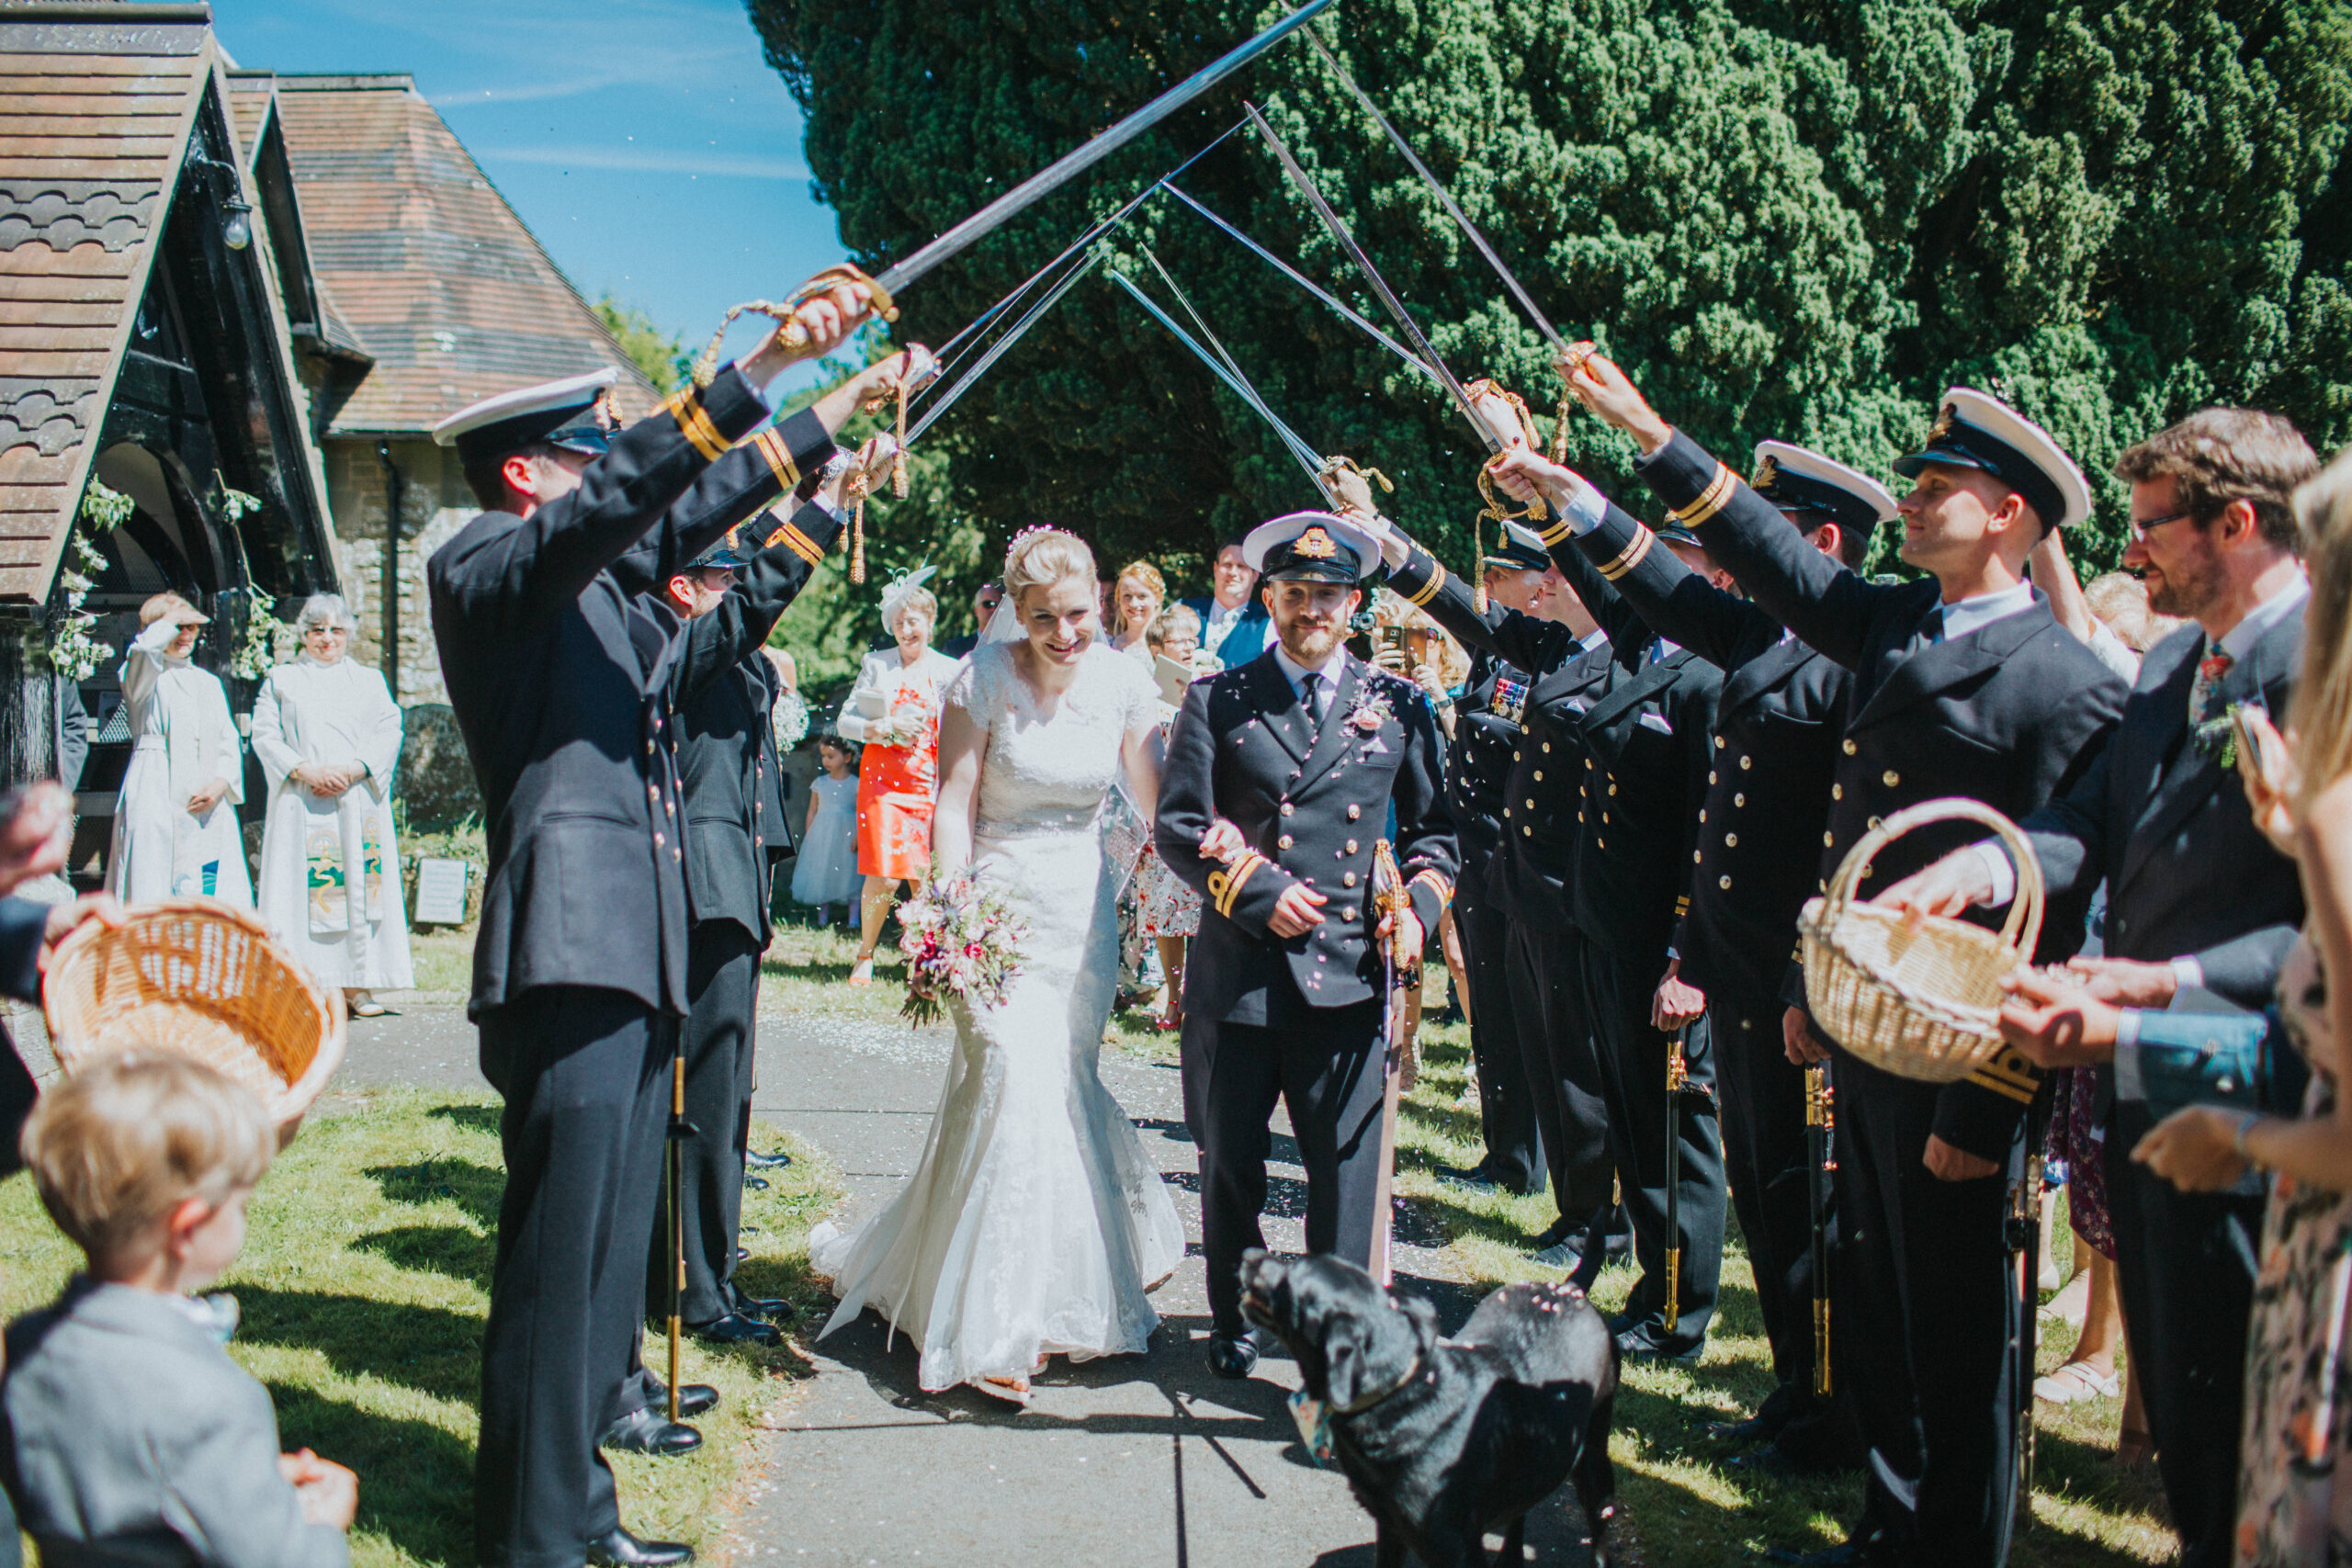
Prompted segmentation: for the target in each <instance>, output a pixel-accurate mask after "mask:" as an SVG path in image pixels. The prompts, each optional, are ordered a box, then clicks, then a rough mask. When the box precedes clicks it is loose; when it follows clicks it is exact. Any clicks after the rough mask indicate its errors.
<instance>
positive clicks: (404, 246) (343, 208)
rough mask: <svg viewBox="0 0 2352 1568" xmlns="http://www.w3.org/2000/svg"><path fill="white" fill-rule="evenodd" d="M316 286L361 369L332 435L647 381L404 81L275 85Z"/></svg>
mask: <svg viewBox="0 0 2352 1568" xmlns="http://www.w3.org/2000/svg"><path fill="white" fill-rule="evenodd" d="M277 121H278V125H279V128H280V130H282V132H283V134H284V136H285V138H286V147H287V152H288V156H289V157H290V158H291V160H292V163H293V168H294V183H295V186H296V189H297V190H298V192H299V193H300V197H301V202H302V217H303V224H304V228H305V230H306V231H307V236H308V240H309V247H310V254H311V266H312V267H313V268H314V269H315V271H316V274H317V276H318V279H319V285H320V288H321V289H322V292H323V294H324V295H325V296H326V297H327V298H328V299H331V300H332V301H333V302H334V310H335V311H336V312H337V313H339V314H340V316H341V318H342V319H343V320H344V321H347V322H348V323H349V324H350V328H351V331H352V332H353V333H355V334H356V337H357V339H358V342H359V344H360V345H361V346H362V347H363V348H365V349H366V351H367V352H368V354H369V355H372V356H373V357H374V359H375V361H376V363H375V366H374V367H373V368H372V369H370V370H369V371H368V374H367V377H366V378H364V379H363V380H362V381H361V382H360V383H359V387H358V389H357V390H356V391H355V392H354V393H353V394H352V395H351V397H350V399H349V400H347V401H345V403H344V404H343V406H342V407H341V408H339V409H337V410H335V411H334V417H333V419H332V421H331V422H330V423H329V424H328V427H327V434H329V435H330V436H334V435H382V434H399V435H414V434H422V433H424V432H425V431H428V430H430V429H432V427H433V426H434V425H435V424H436V423H439V422H440V421H441V420H442V419H443V418H445V417H446V416H447V415H448V414H450V413H452V412H455V411H457V410H458V409H460V408H463V407H464V406H465V405H466V404H468V403H470V402H473V401H476V400H479V399H481V398H486V397H489V396H490V395H492V393H495V392H503V391H508V390H511V389H514V388H516V387H520V386H526V385H528V384H529V383H531V382H534V381H544V380H549V379H552V378H556V377H559V376H569V375H575V374H577V373H579V372H581V371H582V370H594V369H596V368H598V367H601V366H606V365H610V366H614V367H617V368H618V369H619V370H620V372H621V375H622V378H623V380H622V385H621V388H620V391H621V394H622V403H623V412H626V413H628V414H631V415H635V414H638V413H641V412H645V411H646V410H648V409H650V407H651V406H652V405H653V403H654V402H655V401H656V400H657V397H656V394H655V392H654V390H653V388H652V385H651V383H650V382H648V381H647V380H646V379H645V377H644V376H643V374H642V373H641V372H639V370H638V368H637V367H636V366H635V365H634V364H632V363H631V362H630V360H629V357H628V355H627V354H626V353H624V352H623V351H622V349H621V346H620V344H618V343H616V341H614V338H613V335H612V334H611V333H609V332H607V331H605V325H604V323H603V322H602V321H599V320H597V317H596V313H595V311H594V310H592V309H591V308H590V307H589V305H588V302H587V301H586V300H584V299H582V298H581V297H580V293H579V291H578V290H577V289H575V288H572V286H571V280H570V279H568V278H566V277H565V276H564V275H563V272H562V270H561V269H560V268H559V267H558V266H557V265H555V262H554V261H553V260H552V259H551V258H550V257H549V256H548V254H547V252H546V250H545V249H544V248H542V247H541V246H540V244H539V242H538V240H537V238H536V237H535V236H534V235H533V234H532V233H531V231H530V230H529V229H528V228H527V227H526V225H525V224H524V222H523V220H522V219H521V218H519V217H517V216H516V215H515V209H513V208H511V207H509V206H508V205H507V204H506V199H505V197H502V196H500V195H499V194H498V191H497V189H496V188H495V187H494V186H492V184H491V183H490V181H489V179H488V178H487V177H486V176H485V175H483V174H482V172H481V168H480V167H479V166H478V165H476V164H475V163H474V161H473V158H472V157H471V155H469V153H468V152H466V149H465V147H464V146H463V144H461V143H460V142H459V141H458V139H457V137H456V136H454V135H452V134H451V133H450V130H449V128H448V126H447V124H445V123H443V121H442V118H441V117H440V116H439V115H438V114H436V113H435V112H434V109H433V106H432V105H430V104H428V103H426V102H425V101H424V97H423V96H422V95H420V94H419V93H418V92H417V90H416V85H415V83H414V82H413V80H412V79H411V78H409V77H408V76H405V75H380V76H295V75H281V76H279V77H277Z"/></svg>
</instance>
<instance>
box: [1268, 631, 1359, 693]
mask: <svg viewBox="0 0 2352 1568" xmlns="http://www.w3.org/2000/svg"><path fill="white" fill-rule="evenodd" d="M1274 665H1275V668H1277V669H1279V670H1280V671H1282V672H1283V680H1285V681H1288V682H1290V689H1291V692H1292V694H1294V695H1295V694H1297V692H1298V689H1299V686H1300V683H1301V682H1304V681H1305V680H1306V676H1307V669H1306V665H1304V664H1301V663H1300V662H1299V661H1298V660H1295V659H1293V658H1292V657H1291V656H1290V649H1286V648H1284V647H1283V645H1282V644H1281V643H1276V644H1274ZM1347 669H1348V650H1347V649H1344V648H1340V649H1334V650H1333V651H1332V654H1331V659H1330V661H1329V663H1327V664H1325V665H1324V666H1323V668H1322V669H1320V670H1317V671H1315V672H1314V673H1315V675H1316V678H1317V679H1318V680H1321V681H1326V682H1329V685H1327V686H1326V687H1325V688H1324V690H1325V691H1326V692H1336V691H1338V690H1339V689H1340V676H1341V675H1343V674H1345V673H1346V672H1347ZM1326 700H1327V701H1328V700H1329V699H1328V698H1327V699H1326Z"/></svg>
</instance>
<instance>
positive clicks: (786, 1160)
mask: <svg viewBox="0 0 2352 1568" xmlns="http://www.w3.org/2000/svg"><path fill="white" fill-rule="evenodd" d="M743 1163H744V1164H745V1165H748V1166H750V1167H751V1168H752V1169H753V1170H782V1169H783V1168H785V1167H786V1166H788V1165H790V1164H791V1163H792V1156H790V1155H787V1154H782V1153H778V1154H772V1155H763V1154H762V1153H760V1152H759V1151H758V1150H757V1149H753V1150H752V1151H751V1152H749V1153H747V1154H746V1155H744V1156H743Z"/></svg>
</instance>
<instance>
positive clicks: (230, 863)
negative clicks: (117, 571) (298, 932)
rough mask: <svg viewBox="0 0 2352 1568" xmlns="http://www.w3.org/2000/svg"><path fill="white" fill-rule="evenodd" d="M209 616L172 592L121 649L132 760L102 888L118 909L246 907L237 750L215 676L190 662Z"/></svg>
mask: <svg viewBox="0 0 2352 1568" xmlns="http://www.w3.org/2000/svg"><path fill="white" fill-rule="evenodd" d="M210 619H211V617H210V616H209V615H204V614H202V613H201V612H200V611H198V609H197V607H196V606H195V605H193V604H189V603H188V602H187V600H185V599H183V598H181V597H180V596H179V595H178V594H176V593H158V594H156V595H155V596H154V597H153V598H152V599H150V600H148V601H147V603H145V604H141V606H140V607H139V627H140V630H139V635H138V636H137V637H133V638H132V639H131V642H130V648H129V649H126V650H125V652H126V655H127V656H126V657H125V658H124V660H123V662H122V696H123V701H124V703H125V704H126V705H128V706H129V708H130V766H129V767H128V768H126V769H125V770H124V771H123V775H122V792H121V794H120V795H119V796H118V797H117V799H116V802H115V808H114V843H113V848H112V850H111V852H109V853H108V855H107V892H109V893H112V894H114V895H115V896H116V897H119V898H120V899H121V900H122V901H123V902H124V903H126V904H152V903H153V902H155V901H156V900H158V899H162V898H174V897H193V896H200V897H209V898H218V899H220V900H221V901H222V902H224V903H230V904H237V905H242V906H244V907H245V908H251V907H252V905H253V901H254V884H253V878H252V876H251V875H250V874H247V872H246V870H245V842H244V836H243V834H242V833H241V832H240V831H239V830H238V825H237V807H238V806H239V805H240V804H242V803H243V800H244V798H245V786H244V775H245V763H244V749H243V747H242V746H241V745H240V744H239V743H238V740H237V726H236V723H235V721H234V720H232V718H231V717H230V716H229V693H228V690H227V688H225V687H223V686H222V685H221V684H220V677H219V676H217V675H215V674H213V673H212V672H211V671H209V670H200V669H198V667H197V666H196V665H194V664H193V663H191V662H189V656H190V655H191V654H193V653H194V652H195V651H196V631H197V628H198V626H203V625H204V624H205V623H206V622H207V621H209V620H210Z"/></svg>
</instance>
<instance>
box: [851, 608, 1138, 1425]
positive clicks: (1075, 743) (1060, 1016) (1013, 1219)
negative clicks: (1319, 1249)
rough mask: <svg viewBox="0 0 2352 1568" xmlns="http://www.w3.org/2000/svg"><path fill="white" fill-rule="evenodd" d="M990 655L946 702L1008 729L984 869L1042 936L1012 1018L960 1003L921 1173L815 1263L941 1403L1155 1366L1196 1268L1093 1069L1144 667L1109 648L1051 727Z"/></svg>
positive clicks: (984, 805)
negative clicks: (895, 1334)
mask: <svg viewBox="0 0 2352 1568" xmlns="http://www.w3.org/2000/svg"><path fill="white" fill-rule="evenodd" d="M1014 646H1015V645H1013V644H1010V643H990V644H985V645H983V646H982V647H981V648H980V649H978V650H977V651H976V652H975V653H974V655H973V657H972V662H971V664H970V665H969V666H968V667H967V668H966V669H965V671H963V672H962V673H961V674H959V675H958V676H957V677H956V680H955V682H953V683H952V684H951V685H950V686H949V688H948V690H947V693H946V696H945V701H946V702H947V703H949V704H952V705H956V706H959V707H962V708H963V709H965V711H966V712H967V713H969V714H970V715H971V716H972V717H973V720H974V722H975V723H976V724H978V725H979V726H980V727H981V728H985V729H987V730H988V731H989V749H988V753H987V756H986V758H985V760H984V763H983V766H982V770H981V774H980V782H979V796H978V822H977V824H976V829H975V833H974V840H973V870H974V873H975V874H976V875H978V876H979V877H981V878H983V879H984V880H985V882H986V883H987V885H988V886H990V887H991V888H993V889H994V890H996V891H997V892H999V893H1000V894H1001V895H1002V896H1003V897H1004V898H1005V899H1006V901H1007V902H1008V903H1009V904H1010V905H1011V906H1012V908H1013V909H1014V911H1015V912H1016V913H1018V914H1019V915H1020V917H1021V918H1022V919H1023V920H1024V921H1026V922H1027V925H1028V935H1027V937H1026V939H1025V940H1024V941H1023V944H1022V954H1023V964H1022V968H1021V972H1020V973H1019V974H1018V975H1017V976H1015V977H1014V979H1013V981H1012V984H1011V986H1009V987H1007V989H1006V993H1005V996H1004V999H1003V1000H1002V1001H1001V1003H1000V1004H999V1005H997V1006H996V1007H994V1008H991V1009H989V1010H985V1011H982V1012H978V1013H977V1014H976V1013H974V1012H973V1011H972V1010H970V1009H968V1008H967V1007H966V1006H964V1005H963V1003H962V1002H961V1001H960V1000H956V1001H955V1002H953V1003H952V1004H951V1006H952V1010H953V1013H954V1016H955V1019H956V1055H955V1057H954V1059H953V1060H952V1061H951V1063H950V1064H949V1066H948V1071H947V1087H946V1091H945V1093H944V1095H943V1096H942V1097H941V1100H940V1103H939V1111H938V1113H937V1114H936V1115H935V1116H934V1117H933V1121H932V1127H931V1135H930V1138H929V1140H928V1141H927V1142H926V1144H925V1145H924V1148H923V1153H922V1162H921V1163H920V1164H919V1165H918V1166H917V1167H916V1168H915V1173H914V1175H913V1176H912V1178H910V1179H909V1180H908V1182H907V1184H906V1186H904V1187H903V1188H901V1189H900V1190H899V1192H898V1194H897V1195H896V1196H895V1197H894V1198H892V1199H891V1200H890V1201H889V1203H888V1205H887V1206H886V1207H885V1208H883V1209H882V1210H881V1211H880V1212H879V1213H876V1214H875V1215H873V1216H872V1217H871V1218H870V1219H868V1220H866V1221H865V1223H863V1224H859V1225H857V1226H855V1227H854V1228H853V1229H851V1230H848V1231H846V1232H844V1231H841V1230H837V1229H835V1228H834V1227H833V1226H832V1225H831V1224H820V1225H819V1226H817V1227H816V1229H815V1230H813V1231H811V1232H810V1233H809V1259H810V1261H811V1263H812V1264H813V1265H814V1266H815V1268H816V1269H817V1271H818V1272H819V1273H820V1274H829V1275H831V1276H832V1279H833V1289H834V1292H835V1293H836V1294H837V1295H839V1297H840V1298H841V1305H840V1306H839V1307H838V1308H837V1309H836V1310H835V1311H834V1313H833V1314H832V1316H831V1318H830V1319H828V1320H827V1321H826V1324H825V1327H824V1330H823V1333H822V1334H820V1336H819V1337H820V1338H822V1337H823V1336H824V1334H830V1333H831V1332H832V1331H833V1330H834V1329H836V1328H838V1327H840V1326H841V1325H842V1324H844V1323H847V1322H849V1321H851V1320H852V1319H854V1318H855V1317H856V1316H857V1314H858V1313H859V1312H860V1311H861V1310H862V1309H864V1308H865V1307H868V1306H871V1307H873V1308H875V1309H876V1311H877V1312H879V1313H881V1314H882V1315H883V1316H884V1317H886V1318H888V1320H889V1321H890V1323H891V1324H892V1325H894V1327H895V1328H896V1329H897V1330H898V1331H899V1332H901V1333H904V1334H906V1335H907V1336H908V1337H910V1338H912V1339H913V1340H914V1341H915V1342H916V1343H917V1345H919V1346H920V1347H921V1348H922V1366H921V1368H920V1370H919V1373H918V1376H919V1379H920V1382H922V1386H923V1387H924V1388H925V1389H927V1390H932V1391H934V1392H935V1391H938V1390H941V1389H945V1388H951V1387H953V1386H955V1385H956V1384H957V1383H961V1382H974V1383H982V1384H986V1383H988V1382H990V1381H993V1382H996V1384H997V1385H998V1386H997V1387H995V1388H992V1389H991V1390H990V1392H996V1393H1003V1392H1006V1390H1005V1388H1004V1386H1003V1385H1005V1384H1007V1383H1012V1384H1019V1385H1023V1386H1025V1384H1026V1381H1027V1379H1028V1378H1029V1377H1030V1375H1031V1373H1032V1372H1033V1371H1035V1368H1036V1365H1037V1362H1038V1360H1039V1359H1040V1358H1041V1357H1043V1356H1046V1355H1067V1356H1069V1357H1071V1358H1073V1359H1086V1358H1089V1357H1093V1356H1109V1355H1118V1354H1121V1353H1125V1352H1138V1351H1141V1350H1142V1349H1143V1348H1145V1344H1146V1341H1147V1340H1148V1338H1149V1337H1150V1335H1151V1331H1152V1330H1153V1328H1155V1327H1157V1326H1158V1325H1159V1313H1158V1312H1156V1311H1155V1310H1154V1309H1153V1307H1152V1305H1151V1302H1150V1300H1149V1298H1148V1296H1147V1295H1146V1294H1145V1292H1146V1291H1147V1289H1148V1287H1150V1286H1151V1285H1154V1284H1157V1283H1158V1282H1159V1280H1162V1279H1164V1278H1165V1277H1167V1276H1168V1275H1169V1274H1170V1273H1171V1272H1173V1271H1174V1269H1175V1268H1176V1265H1177V1262H1178V1261H1179V1260H1180V1259H1181V1258H1182V1257H1183V1253H1184V1231H1183V1225H1182V1222H1181V1221H1180V1220H1179V1219H1178V1218H1177V1214H1176V1206H1175V1203H1174V1201H1172V1200H1171V1199H1170V1196H1169V1193H1168V1189H1167V1187H1166V1186H1165V1185H1164V1184H1163V1183H1162V1182H1161V1180H1160V1179H1159V1172H1158V1171H1157V1170H1156V1169H1155V1168H1153V1166H1152V1164H1151V1161H1150V1159H1149V1157H1148V1156H1147V1155H1146V1154H1145V1152H1144V1147H1143V1141H1142V1139H1141V1138H1139V1137H1138V1136H1137V1135H1136V1129H1135V1125H1134V1123H1133V1122H1129V1121H1128V1120H1127V1116H1126V1113H1125V1111H1122V1110H1121V1109H1120V1107H1119V1103H1118V1101H1117V1100H1114V1099H1113V1098H1112V1095H1111V1092H1110V1090H1108V1089H1104V1088H1103V1081H1102V1079H1101V1077H1099V1076H1098V1075H1097V1071H1096V1059H1097V1057H1098V1055H1100V1052H1101V1046H1102V1040H1103V1024H1104V1022H1105V1021H1107V1020H1108V1018H1109V1017H1110V1012H1111V1002H1112V993H1113V990H1114V987H1115V985H1116V982H1117V976H1118V962H1119V941H1118V923H1117V918H1116V914H1115V909H1114V906H1115V902H1116V891H1117V888H1116V883H1115V882H1114V879H1113V878H1111V877H1109V876H1106V875H1104V874H1103V854H1102V849H1101V845H1100V840H1099V836H1098V831H1097V827H1096V819H1097V817H1098V814H1099V812H1100V810H1101V807H1102V805H1103V796H1104V795H1105V794H1106V793H1107V792H1108V791H1109V790H1110V789H1111V787H1112V785H1113V784H1114V781H1115V779H1116V777H1117V774H1118V771H1119V765H1120V764H1119V743H1120V739H1121V737H1122V736H1124V735H1125V732H1126V731H1127V730H1128V729H1129V728H1134V727H1136V725H1139V724H1141V723H1144V722H1147V721H1148V720H1149V719H1150V718H1151V717H1152V716H1154V714H1155V713H1156V708H1155V706H1154V694H1153V691H1152V686H1151V682H1150V679H1149V677H1148V674H1146V673H1145V671H1143V669H1142V667H1141V665H1139V664H1138V663H1137V662H1136V660H1131V659H1126V658H1123V657H1121V656H1120V655H1117V654H1115V653H1113V652H1111V651H1110V650H1109V649H1105V648H1103V647H1102V646H1101V645H1100V644H1097V645H1096V646H1095V647H1094V648H1093V649H1091V650H1090V651H1089V652H1088V654H1087V656H1086V658H1085V659H1084V660H1083V661H1082V662H1081V664H1080V669H1079V673H1078V676H1077V678H1076V680H1075V681H1073V682H1072V683H1071V685H1070V687H1069V690H1068V691H1067V692H1065V693H1064V694H1062V696H1061V699H1060V702H1059V704H1058V705H1057V707H1056V708H1055V709H1054V711H1053V712H1052V713H1051V714H1050V715H1048V714H1046V713H1043V712H1041V711H1040V709H1039V705H1038V703H1037V700H1036V698H1035V696H1034V695H1033V694H1031V692H1030V690H1029V688H1028V686H1027V685H1026V684H1025V683H1024V682H1023V681H1022V680H1021V678H1020V676H1019V675H1018V674H1017V673H1015V671H1014V670H1013V667H1012V650H1013V648H1014Z"/></svg>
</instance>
